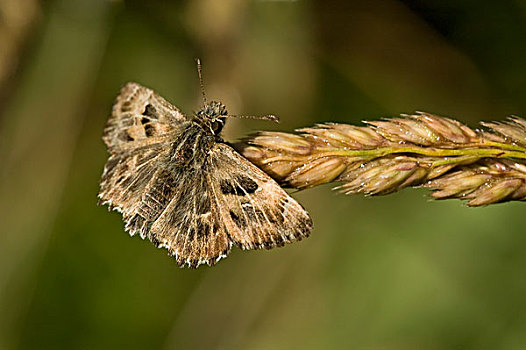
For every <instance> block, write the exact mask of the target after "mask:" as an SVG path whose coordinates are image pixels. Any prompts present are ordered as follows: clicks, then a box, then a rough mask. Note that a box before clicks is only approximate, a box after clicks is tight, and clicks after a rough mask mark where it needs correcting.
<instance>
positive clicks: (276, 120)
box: [228, 114, 279, 123]
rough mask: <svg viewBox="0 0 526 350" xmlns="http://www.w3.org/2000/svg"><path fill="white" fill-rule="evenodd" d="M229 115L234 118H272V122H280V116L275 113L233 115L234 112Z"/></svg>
mask: <svg viewBox="0 0 526 350" xmlns="http://www.w3.org/2000/svg"><path fill="white" fill-rule="evenodd" d="M228 116H229V117H232V118H244V119H262V120H270V121H272V122H275V123H279V118H278V117H277V116H275V115H273V114H267V115H232V114H229V115H228Z"/></svg>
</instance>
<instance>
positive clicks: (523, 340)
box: [0, 0, 526, 349]
mask: <svg viewBox="0 0 526 350" xmlns="http://www.w3.org/2000/svg"><path fill="white" fill-rule="evenodd" d="M525 19H526V5H525V3H524V2H523V1H519V0H515V1H513V0H504V1H451V0H444V1H431V0H419V1H416V0H414V1H413V0H410V1H396V0H373V1H347V0H338V1H336V0H330V1H321V0H320V1H304V0H297V1H264V0H259V1H242V0H231V1H230V0H229V1H226V0H225V1H223V0H222V1H213V0H203V1H184V2H175V1H172V2H168V1H161V0H159V1H139V0H136V1H117V0H114V1H108V0H50V1H42V2H39V1H36V0H33V1H31V0H4V1H1V2H0V38H2V43H1V47H2V52H1V53H0V64H1V65H2V67H0V73H1V74H2V75H1V76H0V84H1V86H0V97H1V98H0V102H1V105H0V162H1V163H0V164H1V166H0V194H1V196H0V224H1V225H0V227H1V228H0V348H7V349H9V348H29V349H33V348H39V349H40V348H52V349H57V348H68V349H71V348H75V349H76V348H84V349H92V348H110V347H119V348H120V347H124V346H126V347H127V348H129V349H141V348H159V347H164V348H170V349H171V348H232V347H233V348H320V347H332V348H343V347H346V348H367V349H373V348H381V349H422V348H425V349H451V348H462V349H522V348H525V347H526V313H524V312H522V310H526V299H525V298H524V295H526V273H525V271H526V254H524V248H523V247H524V246H526V232H525V231H526V230H525V229H524V219H523V217H522V215H523V213H524V210H525V207H524V204H523V203H509V204H504V205H495V206H491V207H488V208H476V209H471V208H467V207H465V206H463V205H462V204H461V203H459V202H456V201H451V202H425V200H424V199H423V195H424V193H425V191H420V192H419V191H406V192H402V193H398V194H395V195H390V196H387V197H380V198H363V197H361V196H352V197H346V196H342V195H337V194H335V193H334V192H331V191H330V187H323V186H321V187H319V188H315V189H311V190H306V191H302V192H298V193H295V194H294V196H295V197H296V198H297V199H299V200H300V201H301V202H302V204H303V205H304V206H305V207H306V208H307V209H308V210H309V212H310V213H311V215H312V217H313V220H314V225H315V229H314V231H313V233H312V236H311V237H310V238H309V239H307V240H305V241H302V242H300V243H296V244H294V245H288V246H286V247H285V248H280V249H276V250H272V251H258V252H253V251H250V252H241V251H239V250H237V249H234V251H233V252H232V254H231V255H230V256H229V258H228V259H226V260H224V261H221V262H220V263H219V264H218V265H217V266H216V267H214V268H207V267H201V268H199V269H198V270H187V269H179V268H178V267H177V265H176V264H175V262H174V261H172V260H171V258H170V257H168V256H167V255H166V252H165V251H164V250H158V249H155V248H154V247H153V246H152V245H151V244H150V243H148V242H143V241H141V240H140V239H138V238H129V237H127V235H126V234H125V233H124V232H123V223H122V220H121V218H120V216H119V215H118V214H117V213H108V212H107V210H106V208H104V207H97V206H96V193H97V190H98V180H99V176H100V174H101V172H102V167H103V165H104V162H105V160H106V157H107V153H106V150H105V147H104V145H103V143H102V141H101V133H102V129H103V127H104V124H105V121H106V118H107V115H108V113H109V111H110V108H111V103H112V100H113V98H114V97H115V95H116V94H117V92H118V90H119V88H120V86H121V85H122V84H124V83H125V82H127V81H137V82H139V83H142V84H144V85H146V86H149V87H151V88H153V89H155V90H156V91H158V92H159V93H160V94H161V95H163V96H165V97H166V98H167V99H168V100H170V101H172V102H173V103H174V104H176V105H177V106H179V107H180V108H181V109H182V110H183V111H186V112H188V113H191V112H192V111H194V110H197V109H198V108H199V107H200V104H201V100H200V93H199V84H198V80H197V73H196V68H195V62H194V58H196V57H200V58H201V59H202V62H203V69H204V72H203V73H204V79H205V86H206V89H207V94H208V97H209V98H210V99H219V100H221V101H223V102H224V103H225V104H226V105H227V106H228V108H229V111H230V112H231V113H235V114H268V113H274V114H277V115H279V116H280V118H281V120H282V123H281V124H280V125H273V124H271V123H265V122H261V121H250V120H238V119H235V120H230V121H229V124H228V125H227V128H226V131H225V135H226V137H227V138H228V139H231V140H234V139H236V138H239V137H242V136H244V135H245V134H246V133H248V132H249V131H251V130H256V129H265V130H270V129H273V130H284V131H291V130H292V129H294V128H298V127H305V126H309V125H312V124H314V123H316V122H326V121H335V122H343V123H356V122H358V121H360V120H364V119H378V118H379V117H383V116H395V115H397V114H398V113H401V112H405V113H411V112H413V111H415V110H425V111H430V112H434V113H437V114H441V115H453V116H455V117H459V118H460V119H461V121H462V122H465V123H467V124H469V125H472V126H475V125H477V124H478V121H480V120H495V119H498V120H501V119H503V117H504V116H506V115H509V114H516V115H522V116H523V117H524V116H525V114H526V85H525V82H526V66H525V65H524V62H526V45H524V43H525V42H526V40H525V39H526V21H525ZM4 47H5V49H4Z"/></svg>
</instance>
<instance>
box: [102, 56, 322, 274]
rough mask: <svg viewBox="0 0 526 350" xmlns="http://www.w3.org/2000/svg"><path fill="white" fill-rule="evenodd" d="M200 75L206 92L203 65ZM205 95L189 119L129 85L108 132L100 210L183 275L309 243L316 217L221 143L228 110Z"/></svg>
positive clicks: (150, 93) (153, 95)
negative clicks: (184, 270)
mask: <svg viewBox="0 0 526 350" xmlns="http://www.w3.org/2000/svg"><path fill="white" fill-rule="evenodd" d="M198 72H199V78H200V82H201V88H202V87H203V83H202V78H201V69H200V63H199V62H198ZM202 92H203V100H204V106H203V108H202V109H201V110H200V111H199V112H197V113H195V114H194V115H192V116H187V115H184V114H183V113H181V111H180V110H179V109H178V108H177V107H175V106H173V105H172V104H171V103H169V102H167V101H166V100H165V99H163V98H162V97H161V96H159V95H158V94H156V93H155V92H154V91H153V90H151V89H149V88H146V87H144V86H141V85H139V84H137V83H132V82H130V83H127V84H126V85H124V87H123V88H122V89H121V91H120V93H119V95H118V96H117V98H116V101H115V103H114V105H113V109H112V113H111V116H110V117H109V119H108V122H107V126H106V128H105V129H104V132H103V140H104V142H105V144H106V146H107V147H108V151H109V153H110V156H109V159H108V161H107V163H106V165H105V167H104V172H103V174H102V178H101V181H100V192H99V195H98V197H99V204H103V205H108V206H109V209H111V210H116V211H118V212H120V213H122V217H123V220H124V222H125V230H126V231H128V232H129V234H130V235H131V236H134V235H139V236H140V237H141V238H143V239H146V238H147V239H149V240H150V241H151V242H152V243H153V244H154V245H156V246H157V247H159V248H166V249H167V250H168V252H169V254H170V255H172V256H174V257H175V260H176V262H177V264H178V265H179V266H181V267H183V266H188V267H191V268H195V267H197V266H199V265H201V264H208V265H210V266H211V265H214V264H215V263H216V262H217V261H219V260H220V259H221V258H224V257H226V256H227V255H228V253H229V252H230V249H231V247H232V245H236V246H238V247H240V248H242V249H261V248H266V249H270V248H273V247H276V246H283V245H284V244H285V243H289V242H293V241H297V240H301V239H302V238H304V237H307V236H308V235H309V233H310V231H311V229H312V220H311V218H310V216H309V214H308V213H307V211H306V210H305V209H304V208H303V207H302V206H301V205H300V204H299V203H298V202H296V200H294V199H293V198H292V197H290V196H289V195H288V194H287V192H285V191H284V190H283V189H282V188H281V187H280V186H279V185H278V184H277V183H276V182H275V181H274V180H273V179H272V178H271V177H270V176H268V175H267V174H265V173H264V172H263V171H262V170H260V169H259V168H257V167H256V166H255V165H253V164H252V163H250V162H249V161H248V160H247V159H245V158H244V157H243V156H241V155H240V154H239V153H237V152H236V151H235V150H234V149H233V148H232V147H231V146H230V145H229V144H228V143H227V142H225V141H224V140H223V139H222V138H221V130H222V128H223V126H224V125H225V122H226V120H227V118H228V117H229V115H228V113H227V110H226V107H225V106H224V105H223V104H222V103H220V102H217V101H211V102H207V100H206V97H205V95H204V89H203V88H202ZM261 118H262V119H271V120H273V119H277V117H274V116H264V117H261Z"/></svg>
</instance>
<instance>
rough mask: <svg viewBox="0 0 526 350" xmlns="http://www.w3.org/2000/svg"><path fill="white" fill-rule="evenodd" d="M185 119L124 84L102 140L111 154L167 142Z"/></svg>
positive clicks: (150, 93) (137, 87)
mask: <svg viewBox="0 0 526 350" xmlns="http://www.w3.org/2000/svg"><path fill="white" fill-rule="evenodd" d="M187 120H188V119H187V118H186V117H185V116H184V115H183V114H182V113H181V112H180V111H179V110H178V109H177V108H176V107H175V106H173V105H172V104H171V103H169V102H168V101H166V100H165V99H164V98H162V97H161V96H159V95H157V94H156V93H155V92H153V90H150V89H148V88H146V87H144V86H141V85H139V84H137V83H127V84H126V85H124V86H123V88H122V89H121V91H120V93H119V95H118V96H117V98H116V100H115V103H114V105H113V109H112V113H111V116H110V117H109V118H108V123H107V125H106V128H105V129H104V133H103V136H102V139H103V140H104V142H105V143H106V145H107V146H108V149H109V151H110V153H112V154H113V153H116V152H119V151H122V150H131V149H136V148H140V147H145V146H148V145H152V144H159V143H162V142H166V140H167V139H168V138H173V136H172V135H173V134H174V132H175V131H176V130H174V129H177V126H178V125H179V124H180V123H181V122H184V121H187Z"/></svg>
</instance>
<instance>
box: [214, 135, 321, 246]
mask: <svg viewBox="0 0 526 350" xmlns="http://www.w3.org/2000/svg"><path fill="white" fill-rule="evenodd" d="M210 163H211V164H213V168H214V169H215V171H214V172H210V173H208V175H207V177H208V182H209V186H211V187H213V191H214V196H215V200H216V201H217V203H218V208H219V211H220V214H221V218H222V221H223V222H224V224H225V226H226V227H227V232H228V234H229V236H230V238H231V239H232V241H233V242H234V243H235V244H236V245H238V246H239V247H241V248H243V249H258V248H267V249H270V248H273V247H276V246H282V245H283V244H284V243H288V242H292V241H296V240H301V239H302V238H303V237H306V236H308V235H309V233H310V230H311V229H312V221H311V218H310V217H309V215H308V213H307V212H306V211H305V209H303V207H302V206H301V205H300V204H299V203H298V202H296V201H295V200H294V199H293V198H292V197H290V196H289V195H288V194H287V193H286V192H285V191H284V190H283V189H282V188H281V187H280V186H279V185H278V184H277V183H276V182H275V181H274V180H273V179H272V178H270V176H268V175H267V174H265V173H264V172H263V171H261V170H260V169H259V168H257V167H256V166H255V165H253V164H252V163H250V162H249V161H248V160H246V159H245V158H243V157H242V156H241V155H240V154H238V153H237V152H236V151H235V150H234V149H232V148H231V147H230V146H228V145H226V144H222V143H217V144H216V145H215V146H214V148H213V149H212V151H211V152H210Z"/></svg>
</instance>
